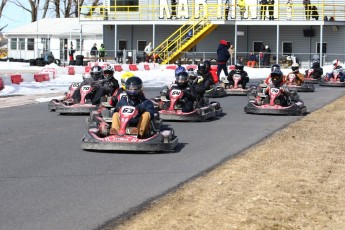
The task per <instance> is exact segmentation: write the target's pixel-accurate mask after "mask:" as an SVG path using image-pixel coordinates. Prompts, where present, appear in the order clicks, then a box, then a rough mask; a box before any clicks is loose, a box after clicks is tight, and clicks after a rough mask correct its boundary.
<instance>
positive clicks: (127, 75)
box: [121, 72, 134, 89]
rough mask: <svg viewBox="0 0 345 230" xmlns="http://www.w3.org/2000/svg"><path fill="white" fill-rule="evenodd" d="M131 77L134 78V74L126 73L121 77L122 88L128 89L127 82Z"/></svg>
mask: <svg viewBox="0 0 345 230" xmlns="http://www.w3.org/2000/svg"><path fill="white" fill-rule="evenodd" d="M131 77H134V73H132V72H125V73H123V74H122V75H121V86H122V88H123V89H126V81H127V79H129V78H131Z"/></svg>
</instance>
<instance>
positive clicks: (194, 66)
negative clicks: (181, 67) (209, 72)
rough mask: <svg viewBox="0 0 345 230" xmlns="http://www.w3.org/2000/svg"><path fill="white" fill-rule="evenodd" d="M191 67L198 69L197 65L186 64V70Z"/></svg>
mask: <svg viewBox="0 0 345 230" xmlns="http://www.w3.org/2000/svg"><path fill="white" fill-rule="evenodd" d="M191 68H193V69H198V66H197V65H187V67H186V69H187V70H188V69H191Z"/></svg>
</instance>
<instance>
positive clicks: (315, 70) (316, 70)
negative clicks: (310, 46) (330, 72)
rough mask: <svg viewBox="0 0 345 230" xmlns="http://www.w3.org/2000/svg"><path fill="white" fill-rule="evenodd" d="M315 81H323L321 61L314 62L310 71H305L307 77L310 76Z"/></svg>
mask: <svg viewBox="0 0 345 230" xmlns="http://www.w3.org/2000/svg"><path fill="white" fill-rule="evenodd" d="M309 75H310V77H311V78H313V79H321V77H322V75H323V68H322V67H320V61H319V60H314V61H313V65H312V67H311V68H310V69H307V70H306V71H305V76H306V77H307V76H309Z"/></svg>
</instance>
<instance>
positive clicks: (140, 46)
mask: <svg viewBox="0 0 345 230" xmlns="http://www.w3.org/2000/svg"><path fill="white" fill-rule="evenodd" d="M137 47H138V51H144V49H145V47H146V41H138V46H137Z"/></svg>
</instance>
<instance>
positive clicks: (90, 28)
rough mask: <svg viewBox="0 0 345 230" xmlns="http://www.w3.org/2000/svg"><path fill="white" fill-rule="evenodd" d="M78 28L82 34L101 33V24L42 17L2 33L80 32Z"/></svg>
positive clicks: (72, 19)
mask: <svg viewBox="0 0 345 230" xmlns="http://www.w3.org/2000/svg"><path fill="white" fill-rule="evenodd" d="M80 29H82V33H83V35H84V36H85V35H99V34H102V33H103V25H102V24H92V25H87V26H82V25H81V23H80V21H79V18H44V19H41V20H38V21H36V22H32V23H29V24H27V25H23V26H20V27H17V28H15V29H13V30H11V31H9V32H4V35H5V36H9V35H21V34H23V35H40V34H51V35H61V34H70V33H80Z"/></svg>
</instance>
